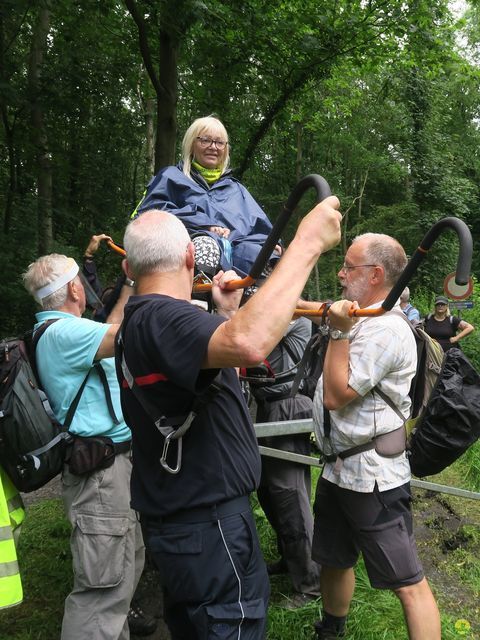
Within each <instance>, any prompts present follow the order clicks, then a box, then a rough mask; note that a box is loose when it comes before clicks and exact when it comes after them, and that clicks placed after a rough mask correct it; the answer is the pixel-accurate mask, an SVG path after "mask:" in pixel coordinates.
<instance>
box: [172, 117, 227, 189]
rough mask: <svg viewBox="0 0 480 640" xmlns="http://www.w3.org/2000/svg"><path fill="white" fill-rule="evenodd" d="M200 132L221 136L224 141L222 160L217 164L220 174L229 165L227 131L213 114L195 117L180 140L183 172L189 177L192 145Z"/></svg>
mask: <svg viewBox="0 0 480 640" xmlns="http://www.w3.org/2000/svg"><path fill="white" fill-rule="evenodd" d="M202 134H212V135H218V136H221V137H222V138H223V139H224V140H225V142H226V143H227V144H226V145H225V149H224V153H223V158H222V161H221V163H220V165H219V167H218V168H219V169H221V171H222V174H223V173H225V171H227V169H228V168H229V166H230V149H229V145H228V133H227V130H226V129H225V127H224V126H223V124H222V123H221V122H220V120H219V119H218V118H215V116H213V115H210V116H205V117H203V118H197V119H196V120H194V121H193V122H192V124H191V125H190V126H189V127H188V129H187V130H186V132H185V135H184V136H183V141H182V159H183V173H184V174H185V175H186V176H187V177H188V178H191V177H192V176H191V169H192V160H193V145H194V144H195V140H196V139H197V137H198V136H201V135H202Z"/></svg>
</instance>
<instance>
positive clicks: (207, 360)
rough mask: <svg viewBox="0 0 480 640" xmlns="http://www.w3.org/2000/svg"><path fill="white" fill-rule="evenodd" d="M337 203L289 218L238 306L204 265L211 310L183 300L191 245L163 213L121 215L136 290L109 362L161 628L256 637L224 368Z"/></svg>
mask: <svg viewBox="0 0 480 640" xmlns="http://www.w3.org/2000/svg"><path fill="white" fill-rule="evenodd" d="M338 207H339V202H338V200H337V198H335V197H333V196H331V197H329V198H327V199H326V200H324V201H323V202H322V203H320V204H319V205H317V206H316V207H315V208H314V210H313V211H312V212H310V214H308V215H307V216H306V217H305V218H304V219H303V220H302V222H301V223H300V226H299V229H298V231H297V234H296V236H295V238H294V239H293V241H292V243H291V244H290V247H289V249H288V250H287V252H286V253H285V255H284V257H283V258H282V260H281V261H280V262H279V264H278V266H277V267H276V269H275V270H274V273H273V274H272V275H271V276H270V278H269V279H268V280H267V282H266V283H265V284H264V286H263V287H262V288H261V289H260V291H259V292H258V293H257V294H256V295H254V296H252V298H251V299H250V300H249V301H248V302H247V303H246V304H245V305H244V306H243V307H241V308H240V309H239V310H238V311H237V308H238V304H239V301H240V297H241V292H240V291H238V290H237V291H230V290H227V289H226V288H225V282H226V281H228V280H231V279H232V278H233V277H235V274H234V273H233V272H227V273H223V272H220V273H218V274H217V275H216V276H215V278H214V286H213V291H212V293H213V299H214V303H215V305H216V308H217V314H216V315H211V314H208V313H205V312H204V311H202V310H200V309H198V308H197V307H195V306H193V305H192V304H190V300H191V290H192V282H193V273H194V265H195V252H194V246H193V244H192V242H191V240H190V238H189V235H188V232H187V231H186V229H185V227H184V226H183V224H182V223H181V222H180V221H179V220H178V219H177V218H176V217H175V216H173V215H172V214H169V213H165V212H160V211H155V210H153V211H150V212H146V213H144V214H143V215H142V216H140V217H139V218H138V219H136V220H134V221H132V222H131V223H130V224H129V225H128V227H127V231H126V233H125V238H124V246H125V249H126V251H127V265H126V270H127V275H128V277H129V278H131V279H133V280H135V283H136V293H137V295H135V296H133V297H132V298H131V301H130V303H129V304H128V305H127V307H126V308H125V320H124V326H123V330H122V334H121V339H120V341H119V345H118V348H117V354H116V356H117V374H118V377H119V381H120V384H121V399H122V408H123V411H124V415H125V417H126V420H127V422H128V424H129V425H130V427H131V429H132V437H133V461H134V462H133V465H134V469H133V474H132V506H133V507H134V508H135V509H136V510H137V511H139V512H140V514H141V521H142V526H143V531H144V535H145V541H146V544H147V546H148V548H149V550H150V552H151V554H152V557H153V559H154V561H155V563H156V565H157V567H158V569H159V572H160V580H161V582H162V586H163V588H164V593H165V620H166V622H167V624H168V626H169V629H170V632H171V634H172V638H173V640H180V639H182V640H185V639H187V638H188V640H194V639H196V638H198V639H200V638H202V639H203V638H212V639H213V638H224V639H227V638H229V639H230V638H232V639H233V638H240V637H241V638H244V639H248V640H258V639H259V638H262V637H263V636H264V632H265V624H266V613H267V606H268V596H269V585H268V576H267V573H266V568H265V563H264V561H263V558H262V555H261V551H260V547H259V542H258V537H257V534H256V530H255V524H254V520H253V515H252V512H251V509H250V505H249V494H250V493H251V492H252V491H254V490H255V488H256V487H257V486H258V482H259V477H260V467H261V465H260V456H259V453H258V446H257V442H256V437H255V432H254V429H253V425H252V422H251V419H250V416H249V413H248V409H247V406H246V404H245V401H244V398H243V395H242V392H241V388H240V384H239V381H238V376H237V373H236V371H235V369H234V367H236V366H253V365H256V364H258V363H259V362H261V361H262V360H263V359H264V358H265V357H266V355H268V354H269V353H270V352H271V351H272V349H273V347H274V346H275V345H276V344H277V343H278V341H279V340H280V338H281V337H282V336H283V334H284V333H285V331H286V329H287V327H288V324H289V322H290V320H291V318H292V315H293V312H294V309H295V307H296V302H297V300H298V298H299V296H300V294H301V293H302V290H303V287H304V285H305V282H306V280H307V278H308V276H309V274H310V271H311V270H312V268H313V266H314V265H315V263H316V261H317V260H318V258H319V256H320V255H321V254H322V253H323V252H324V251H327V250H328V249H330V248H331V247H333V246H334V245H335V244H337V243H338V241H339V239H340V220H341V214H340V213H339V212H338V210H337V209H338ZM286 282H288V286H285V283H286ZM198 398H200V402H201V400H202V399H203V401H204V402H203V403H202V404H200V406H199V404H198V403H199V401H198ZM192 410H194V413H192ZM192 418H193V420H192ZM176 427H178V428H179V430H178V431H176V430H175V428H176ZM180 433H181V434H182V435H181V436H180V437H178V438H177V439H175V437H176V436H177V435H179V434H180ZM172 436H173V437H172Z"/></svg>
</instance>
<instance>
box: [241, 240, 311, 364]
mask: <svg viewBox="0 0 480 640" xmlns="http://www.w3.org/2000/svg"><path fill="white" fill-rule="evenodd" d="M319 256H320V253H314V252H311V253H310V255H308V253H307V252H306V251H304V250H302V248H301V247H298V246H297V245H295V244H294V243H292V245H291V246H290V247H289V249H288V250H287V251H286V253H285V255H284V256H283V258H282V260H280V262H279V263H278V265H277V266H276V268H275V270H274V271H273V273H272V274H271V276H270V277H269V278H268V279H267V281H266V282H265V284H264V285H263V286H262V287H261V288H260V290H259V291H258V292H257V293H256V294H255V295H254V296H252V298H251V299H250V300H249V301H248V302H247V304H246V305H245V306H243V307H242V308H241V309H240V310H239V312H238V313H237V314H236V315H235V317H234V318H233V320H232V330H233V331H234V332H238V333H245V334H248V335H249V339H250V340H251V342H252V344H253V345H255V347H256V349H257V350H258V351H259V356H261V357H260V358H259V359H263V358H264V357H266V356H267V355H268V354H269V353H270V352H271V351H272V349H273V348H274V347H275V346H276V345H277V344H278V342H279V341H280V339H281V338H282V337H283V335H284V334H285V332H286V330H287V328H288V325H289V323H290V322H291V320H292V316H293V313H294V311H295V308H296V306H297V301H298V298H299V296H300V294H301V293H302V291H303V288H304V286H305V283H306V281H307V279H308V276H309V274H310V271H311V270H312V268H313V266H314V265H315V263H316V261H317V260H318V257H319Z"/></svg>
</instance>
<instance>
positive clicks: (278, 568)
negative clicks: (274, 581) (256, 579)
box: [267, 558, 287, 576]
mask: <svg viewBox="0 0 480 640" xmlns="http://www.w3.org/2000/svg"><path fill="white" fill-rule="evenodd" d="M267 573H268V575H269V576H279V575H281V574H282V573H287V565H286V564H285V560H284V559H283V558H280V560H277V561H276V562H272V563H271V564H267Z"/></svg>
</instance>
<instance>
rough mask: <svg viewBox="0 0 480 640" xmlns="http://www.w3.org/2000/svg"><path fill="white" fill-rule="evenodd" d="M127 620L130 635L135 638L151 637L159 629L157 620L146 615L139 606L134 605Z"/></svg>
mask: <svg viewBox="0 0 480 640" xmlns="http://www.w3.org/2000/svg"><path fill="white" fill-rule="evenodd" d="M127 620H128V627H129V629H130V633H132V634H133V635H134V636H149V635H151V634H152V633H153V632H154V631H155V629H156V628H157V621H156V620H155V618H154V617H153V616H150V615H148V613H145V611H143V609H142V608H141V607H140V606H139V605H138V604H132V606H131V607H130V610H129V612H128V615H127Z"/></svg>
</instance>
